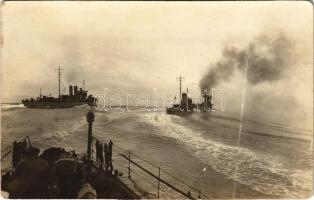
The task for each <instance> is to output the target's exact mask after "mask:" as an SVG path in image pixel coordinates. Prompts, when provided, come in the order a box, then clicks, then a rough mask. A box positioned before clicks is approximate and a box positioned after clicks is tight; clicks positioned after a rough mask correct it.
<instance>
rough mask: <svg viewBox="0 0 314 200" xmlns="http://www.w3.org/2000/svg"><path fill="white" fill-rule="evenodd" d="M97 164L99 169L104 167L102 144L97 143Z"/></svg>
mask: <svg viewBox="0 0 314 200" xmlns="http://www.w3.org/2000/svg"><path fill="white" fill-rule="evenodd" d="M99 162H100V163H99V164H100V166H99V167H100V169H102V168H103V165H104V146H103V144H102V142H100V143H99Z"/></svg>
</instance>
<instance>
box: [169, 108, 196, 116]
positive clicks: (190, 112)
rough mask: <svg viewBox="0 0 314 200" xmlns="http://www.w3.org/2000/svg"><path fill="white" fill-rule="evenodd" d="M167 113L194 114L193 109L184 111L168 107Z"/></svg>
mask: <svg viewBox="0 0 314 200" xmlns="http://www.w3.org/2000/svg"><path fill="white" fill-rule="evenodd" d="M166 111H167V114H169V115H179V116H186V115H191V114H193V111H184V110H180V109H176V108H167V109H166Z"/></svg>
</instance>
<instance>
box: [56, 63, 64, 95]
mask: <svg viewBox="0 0 314 200" xmlns="http://www.w3.org/2000/svg"><path fill="white" fill-rule="evenodd" d="M62 70H63V69H61V68H60V66H59V67H58V68H57V69H56V71H57V73H58V76H59V100H61V95H60V78H61V74H62Z"/></svg>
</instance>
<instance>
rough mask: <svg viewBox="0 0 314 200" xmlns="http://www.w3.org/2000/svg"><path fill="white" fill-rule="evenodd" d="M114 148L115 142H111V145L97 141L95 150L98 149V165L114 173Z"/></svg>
mask: <svg viewBox="0 0 314 200" xmlns="http://www.w3.org/2000/svg"><path fill="white" fill-rule="evenodd" d="M112 146H113V142H112V141H111V140H110V141H109V143H108V144H107V143H104V144H103V143H102V142H101V141H99V140H96V143H95V149H96V164H97V165H99V167H100V168H101V169H103V167H105V169H106V171H110V172H112V170H113V166H112ZM104 164H105V165H104Z"/></svg>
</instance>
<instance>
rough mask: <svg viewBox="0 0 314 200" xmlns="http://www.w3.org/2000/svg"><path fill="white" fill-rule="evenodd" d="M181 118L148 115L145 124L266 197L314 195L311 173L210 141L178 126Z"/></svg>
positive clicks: (254, 153) (267, 156)
mask: <svg viewBox="0 0 314 200" xmlns="http://www.w3.org/2000/svg"><path fill="white" fill-rule="evenodd" d="M178 118H180V117H178V116H169V115H165V114H163V113H162V114H160V113H147V114H145V121H146V122H147V123H151V124H152V125H154V126H155V128H156V129H158V131H156V132H155V133H156V134H162V135H163V136H165V137H170V138H174V139H176V140H177V141H180V142H181V143H182V144H183V145H185V146H186V148H187V149H188V150H189V152H190V153H191V154H192V155H194V156H195V157H197V158H199V159H200V160H202V161H203V162H204V163H206V164H208V165H209V166H210V167H211V168H213V169H214V170H216V171H217V172H219V173H222V174H224V175H225V176H226V177H227V178H229V179H234V180H235V181H237V182H239V183H241V184H244V185H247V186H249V187H251V188H252V189H254V190H256V191H259V192H262V193H264V194H270V195H275V196H281V197H290V198H291V197H299V196H300V194H305V193H306V194H309V193H310V192H311V185H310V183H311V177H312V176H311V170H307V171H304V170H298V169H294V170H290V169H285V168H284V167H283V166H282V164H281V163H280V161H279V160H278V157H277V158H276V155H266V156H265V155H262V154H261V155H259V154H257V153H256V152H254V151H252V150H250V149H248V148H244V147H237V146H232V145H226V144H223V143H221V142H217V141H213V140H210V139H208V138H205V137H203V135H204V133H202V132H199V131H198V130H195V129H192V127H187V126H185V125H184V124H183V123H182V124H178V123H174V121H177V120H178ZM210 131H211V130H208V132H210ZM235 145H236V144H235ZM237 158H238V161H237ZM265 158H268V159H265ZM236 162H238V168H237V170H236ZM235 170H236V171H237V173H236V174H235V176H234V172H235Z"/></svg>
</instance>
